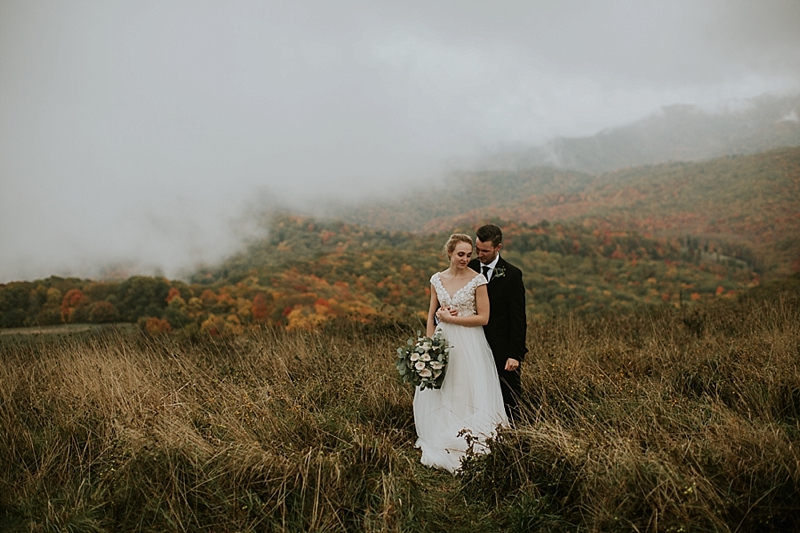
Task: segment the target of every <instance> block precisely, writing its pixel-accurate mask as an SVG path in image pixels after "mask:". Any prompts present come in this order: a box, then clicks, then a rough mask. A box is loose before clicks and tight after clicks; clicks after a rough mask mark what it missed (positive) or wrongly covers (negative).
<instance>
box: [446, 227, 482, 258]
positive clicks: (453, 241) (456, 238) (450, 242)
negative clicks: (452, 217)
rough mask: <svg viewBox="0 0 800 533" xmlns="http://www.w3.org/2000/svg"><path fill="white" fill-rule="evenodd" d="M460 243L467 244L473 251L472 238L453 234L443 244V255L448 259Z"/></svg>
mask: <svg viewBox="0 0 800 533" xmlns="http://www.w3.org/2000/svg"><path fill="white" fill-rule="evenodd" d="M460 242H465V243H467V244H469V245H470V246H471V247H472V249H473V250H474V249H475V245H474V244H473V243H472V237H470V236H469V235H464V234H463V233H453V234H452V235H450V238H449V239H447V242H446V243H445V244H444V254H445V255H446V256H447V258H448V259H450V256H451V255H453V251H454V250H455V249H456V246H457V245H458V243H460Z"/></svg>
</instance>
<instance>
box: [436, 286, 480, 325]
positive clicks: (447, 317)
mask: <svg viewBox="0 0 800 533" xmlns="http://www.w3.org/2000/svg"><path fill="white" fill-rule="evenodd" d="M475 307H477V311H478V312H477V314H474V315H472V316H453V315H451V314H450V312H449V311H446V310H440V311H438V312H437V311H436V310H435V309H434V312H435V314H436V316H438V317H439V320H440V321H442V322H448V323H450V324H456V325H459V326H467V327H475V326H485V325H486V324H487V323H488V322H489V292H488V291H487V290H486V285H481V286H480V287H478V288H477V289H475ZM430 320H431V315H430V312H428V321H430Z"/></svg>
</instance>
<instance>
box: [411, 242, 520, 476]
mask: <svg viewBox="0 0 800 533" xmlns="http://www.w3.org/2000/svg"><path fill="white" fill-rule="evenodd" d="M444 249H445V252H446V253H447V257H448V258H449V260H450V267H449V268H448V269H447V270H445V271H444V272H437V273H436V274H434V275H433V276H432V277H431V304H430V309H429V310H428V328H427V335H428V336H429V337H431V336H433V335H434V333H441V334H442V335H443V336H444V338H445V339H447V341H448V343H449V344H450V361H449V363H448V368H447V374H446V375H445V378H444V382H443V384H442V388H441V389H425V390H422V391H420V390H419V389H417V391H416V393H415V395H414V424H415V426H416V429H417V436H418V439H417V443H416V446H417V447H418V448H421V449H422V459H421V462H422V464H424V465H426V466H432V467H435V468H442V469H445V470H448V471H450V472H455V471H456V470H458V469H459V468H460V467H461V459H462V457H464V454H465V452H466V451H467V440H466V439H465V438H464V434H466V433H468V434H471V435H472V437H475V438H476V439H477V440H476V441H475V442H474V443H473V451H475V452H478V453H486V452H488V448H486V446H485V445H484V443H485V441H486V438H487V437H491V436H493V435H494V434H495V431H496V428H497V426H498V425H501V426H508V418H506V414H505V409H504V408H503V395H502V393H501V392H500V381H499V379H498V377H497V369H496V368H495V364H494V359H493V358H492V351H491V349H490V348H489V344H488V343H487V342H486V337H485V336H484V334H483V327H482V326H484V325H485V324H486V322H487V321H488V320H489V296H488V293H487V291H486V283H487V281H486V278H485V277H483V274H477V273H476V272H475V271H473V270H472V269H470V268H468V267H467V264H468V263H469V260H470V257H471V256H472V249H473V247H472V239H471V238H470V237H469V235H463V234H459V233H457V234H454V235H451V236H450V239H449V240H448V241H447V244H445V247H444ZM434 317H436V319H438V326H437V325H436V324H435V323H436V320H435V319H434Z"/></svg>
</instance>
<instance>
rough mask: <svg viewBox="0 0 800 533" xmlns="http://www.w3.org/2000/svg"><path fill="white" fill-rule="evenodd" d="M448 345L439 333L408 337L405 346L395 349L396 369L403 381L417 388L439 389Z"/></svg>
mask: <svg viewBox="0 0 800 533" xmlns="http://www.w3.org/2000/svg"><path fill="white" fill-rule="evenodd" d="M449 353H450V346H449V345H448V344H447V340H446V339H445V338H444V337H442V336H441V335H440V334H434V336H433V337H422V336H420V335H419V333H417V339H416V341H414V339H408V342H407V343H406V345H405V346H401V347H400V348H398V349H397V363H396V366H397V371H398V372H400V377H401V378H402V379H403V381H408V382H409V383H411V384H412V385H414V386H415V387H416V386H417V385H419V390H425V389H441V388H442V382H443V381H444V374H445V371H446V370H447V359H448V355H449Z"/></svg>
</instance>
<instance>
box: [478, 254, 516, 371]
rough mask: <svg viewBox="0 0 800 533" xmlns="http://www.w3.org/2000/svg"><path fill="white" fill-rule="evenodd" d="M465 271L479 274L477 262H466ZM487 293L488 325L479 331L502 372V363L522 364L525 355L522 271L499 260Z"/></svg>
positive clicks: (504, 364) (479, 267) (503, 260)
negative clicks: (515, 362)
mask: <svg viewBox="0 0 800 533" xmlns="http://www.w3.org/2000/svg"><path fill="white" fill-rule="evenodd" d="M469 267H470V268H471V269H472V270H474V271H475V272H479V273H480V271H481V263H480V261H479V260H478V259H473V260H472V261H470V263H469ZM502 270H504V271H505V273H504V274H503V275H502V276H498V271H502ZM487 291H488V292H489V323H488V324H486V325H485V326H484V327H483V331H484V333H485V334H486V340H487V341H488V342H489V346H490V347H491V348H492V354H493V355H494V361H495V364H496V365H497V369H498V371H500V370H503V369H505V366H506V359H509V358H511V359H516V360H517V361H520V362H522V361H524V360H525V354H526V353H527V352H528V349H527V348H526V347H525V335H526V333H527V329H528V324H527V319H526V316H525V286H524V285H523V283H522V271H521V270H520V269H518V268H517V267H515V266H514V265H512V264H510V263H508V262H506V260H505V259H503V258H502V257H501V258H500V259H499V260H498V261H497V265H495V270H494V272H493V273H492V278H491V280H489V285H487ZM501 377H502V376H501Z"/></svg>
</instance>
